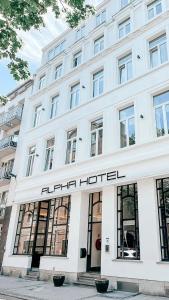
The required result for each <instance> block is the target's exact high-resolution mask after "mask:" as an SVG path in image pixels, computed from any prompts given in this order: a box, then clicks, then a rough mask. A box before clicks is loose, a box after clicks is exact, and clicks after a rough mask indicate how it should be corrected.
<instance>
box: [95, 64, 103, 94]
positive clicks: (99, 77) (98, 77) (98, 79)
mask: <svg viewBox="0 0 169 300" xmlns="http://www.w3.org/2000/svg"><path fill="white" fill-rule="evenodd" d="M103 88H104V75H103V70H100V71H99V72H97V73H95V74H93V97H97V96H99V95H101V94H102V93H103Z"/></svg>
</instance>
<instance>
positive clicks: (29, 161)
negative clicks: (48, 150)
mask: <svg viewBox="0 0 169 300" xmlns="http://www.w3.org/2000/svg"><path fill="white" fill-rule="evenodd" d="M32 149H33V150H32ZM35 156H36V146H35V145H33V146H31V147H29V150H28V156H27V167H26V177H29V176H32V174H33V167H34V162H35Z"/></svg>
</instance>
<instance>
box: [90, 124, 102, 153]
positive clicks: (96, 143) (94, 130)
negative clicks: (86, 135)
mask: <svg viewBox="0 0 169 300" xmlns="http://www.w3.org/2000/svg"><path fill="white" fill-rule="evenodd" d="M102 144H103V118H99V119H97V120H95V121H93V122H91V149H90V156H96V155H99V154H102Z"/></svg>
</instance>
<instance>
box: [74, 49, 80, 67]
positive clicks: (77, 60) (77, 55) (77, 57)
mask: <svg viewBox="0 0 169 300" xmlns="http://www.w3.org/2000/svg"><path fill="white" fill-rule="evenodd" d="M81 63H82V50H79V51H78V52H76V53H75V54H74V55H73V68H76V67H78V66H80V65H81Z"/></svg>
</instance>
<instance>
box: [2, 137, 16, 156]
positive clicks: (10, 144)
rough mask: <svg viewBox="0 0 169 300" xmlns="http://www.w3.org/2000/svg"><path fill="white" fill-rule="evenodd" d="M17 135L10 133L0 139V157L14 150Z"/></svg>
mask: <svg viewBox="0 0 169 300" xmlns="http://www.w3.org/2000/svg"><path fill="white" fill-rule="evenodd" d="M17 140H18V135H10V136H7V137H5V138H3V139H2V140H0V158H2V157H3V156H7V155H9V154H11V153H13V152H14V151H15V150H16V146H17Z"/></svg>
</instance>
